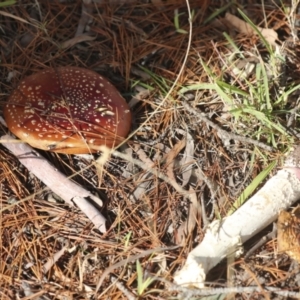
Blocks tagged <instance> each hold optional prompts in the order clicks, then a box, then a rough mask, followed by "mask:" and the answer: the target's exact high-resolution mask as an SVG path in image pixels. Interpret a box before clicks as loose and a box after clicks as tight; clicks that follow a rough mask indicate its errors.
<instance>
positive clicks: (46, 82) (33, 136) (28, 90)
mask: <svg viewBox="0 0 300 300" xmlns="http://www.w3.org/2000/svg"><path fill="white" fill-rule="evenodd" d="M4 118H5V120H6V123H7V126H8V128H9V129H10V131H11V132H12V133H13V134H15V135H16V136H17V137H19V138H20V139H21V140H22V141H24V142H26V143H28V144H30V145H31V146H32V147H35V148H39V149H43V150H50V151H54V152H59V153H68V154H79V153H91V152H96V151H97V147H99V146H102V145H105V146H107V147H110V148H111V147H116V146H117V145H119V144H120V143H121V142H122V141H123V140H124V138H125V137H126V136H127V135H128V133H129V131H130V127H131V112H130V109H129V107H128V105H127V103H126V101H125V100H124V98H122V96H121V95H120V94H119V92H118V91H117V90H116V88H115V87H114V86H113V85H112V84H111V83H110V82H109V81H108V80H107V79H105V78H104V77H102V76H100V75H99V74H97V73H95V72H93V71H91V70H87V69H82V68H77V67H61V68H57V69H47V70H44V71H41V72H39V73H36V74H34V75H31V76H29V77H26V78H25V79H24V80H22V81H21V83H20V84H19V86H18V87H17V89H15V90H14V91H13V93H12V94H11V95H10V97H9V99H8V103H7V104H6V106H5V108H4Z"/></svg>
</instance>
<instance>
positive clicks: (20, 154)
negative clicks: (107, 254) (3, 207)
mask: <svg viewBox="0 0 300 300" xmlns="http://www.w3.org/2000/svg"><path fill="white" fill-rule="evenodd" d="M1 143H2V145H3V146H4V147H6V148H7V149H8V150H10V151H11V152H12V153H13V154H14V155H15V156H16V157H17V158H18V159H19V161H20V162H21V163H22V164H23V165H24V166H25V167H26V168H27V169H28V170H29V171H30V172H31V173H33V174H34V175H35V176H36V177H37V178H39V179H40V180H41V181H42V182H43V183H44V184H45V185H46V186H47V187H48V188H49V189H50V190H51V191H52V192H53V193H55V194H57V195H58V196H59V197H60V198H62V199H63V200H64V201H65V202H67V203H68V204H69V205H71V206H74V203H75V204H76V206H77V207H78V208H79V209H80V210H81V211H82V212H83V213H84V214H85V215H86V216H87V217H88V218H89V219H90V221H91V222H92V223H93V224H94V225H95V226H96V228H97V229H98V230H99V231H100V232H102V233H104V232H106V225H105V222H106V219H105V218H104V216H103V215H102V214H101V213H100V212H99V211H98V210H97V209H96V207H95V206H93V205H92V204H91V203H90V202H89V201H88V200H87V199H91V200H92V201H94V202H95V203H97V204H98V205H102V201H101V200H100V199H99V198H98V197H96V196H95V195H93V194H92V193H91V192H89V191H87V190H85V189H84V188H82V187H81V186H80V185H78V184H76V183H75V182H73V181H71V180H70V179H69V178H67V177H66V176H65V175H64V174H62V173H60V172H59V171H58V170H57V169H56V168H55V167H54V166H52V165H51V164H50V163H49V162H48V161H47V160H46V159H45V158H44V157H42V156H41V155H40V154H39V153H38V152H36V151H35V150H34V149H33V148H31V147H30V146H29V145H28V144H25V143H22V142H21V141H19V140H16V139H14V138H13V137H12V136H9V135H5V136H2V137H1Z"/></svg>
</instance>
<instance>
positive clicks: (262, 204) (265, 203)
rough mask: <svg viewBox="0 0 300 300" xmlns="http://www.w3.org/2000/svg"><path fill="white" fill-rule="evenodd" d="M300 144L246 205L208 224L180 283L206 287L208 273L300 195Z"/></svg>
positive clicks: (179, 273) (191, 255) (178, 275)
mask: <svg viewBox="0 0 300 300" xmlns="http://www.w3.org/2000/svg"><path fill="white" fill-rule="evenodd" d="M299 153H300V148H299V147H297V148H296V149H295V150H294V152H292V153H291V154H290V155H289V157H288V158H287V160H286V163H285V166H286V167H285V168H284V169H283V170H280V171H278V172H277V174H275V175H274V176H273V177H272V178H270V179H269V180H268V181H267V182H266V184H265V185H264V186H263V187H262V188H261V189H260V190H259V191H258V192H257V193H256V194H255V195H254V196H253V197H251V198H250V199H249V200H248V201H247V202H246V203H245V204H244V205H243V206H241V207H240V208H239V209H238V210H237V211H236V212H235V213H233V214H232V215H231V216H229V217H227V218H225V219H223V220H222V221H219V220H217V221H214V222H212V223H211V224H210V226H209V227H208V229H207V231H206V234H205V236H204V239H203V240H202V242H201V243H200V244H199V245H198V246H197V247H196V248H195V249H193V250H192V251H191V252H190V253H189V254H188V257H187V260H186V262H185V265H184V266H183V268H182V269H181V270H180V271H179V272H177V274H176V275H175V277H174V280H175V282H176V283H177V284H180V285H185V286H193V287H196V288H203V287H204V283H205V278H206V274H207V273H208V272H209V270H211V269H212V268H213V267H214V266H215V265H217V264H218V263H219V262H220V261H221V260H222V259H223V258H225V257H227V256H231V255H234V254H237V251H238V250H240V249H241V243H244V242H246V241H247V240H248V239H250V238H251V237H253V236H254V235H255V234H257V233H258V232H260V231H261V230H262V229H264V228H265V227H266V226H268V225H269V224H270V223H272V222H273V221H274V220H275V219H276V218H277V217H278V214H279V212H280V211H281V210H285V209H287V208H289V207H290V206H291V205H292V204H293V203H294V202H296V201H297V200H299V199H300V180H299V179H300V169H299V157H298V156H299Z"/></svg>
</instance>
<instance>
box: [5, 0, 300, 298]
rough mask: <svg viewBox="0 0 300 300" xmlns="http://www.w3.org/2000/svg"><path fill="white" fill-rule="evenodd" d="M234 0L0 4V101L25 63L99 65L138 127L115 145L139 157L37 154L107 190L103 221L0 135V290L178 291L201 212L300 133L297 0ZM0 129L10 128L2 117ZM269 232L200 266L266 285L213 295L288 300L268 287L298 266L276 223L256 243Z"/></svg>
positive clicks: (226, 282) (249, 184) (241, 185)
mask: <svg viewBox="0 0 300 300" xmlns="http://www.w3.org/2000/svg"><path fill="white" fill-rule="evenodd" d="M2 2H3V1H2ZM7 2H8V1H7ZM237 2H239V4H237V3H235V1H231V2H229V1H210V0H202V1H198V0H190V1H188V0H187V1H184V0H170V1H160V0H156V1H154V0H153V1H132V0H127V1H121V0H120V1H101V0H98V1H96V0H95V1H92V0H90V1H80V0H77V1H72V0H69V1H67V0H66V1H58V0H55V1H50V0H49V1H45V0H43V1H42V0H23V1H20V3H15V4H10V5H9V4H8V5H7V6H3V7H1V4H2V3H0V31H1V33H0V66H1V68H0V72H1V73H0V74H1V77H0V78H1V81H0V100H1V107H2V108H3V106H4V105H5V103H6V101H7V99H8V96H9V95H10V94H11V92H12V91H13V90H14V89H15V88H16V87H17V86H18V83H19V82H20V80H21V79H22V78H25V77H26V76H28V75H30V74H33V73H36V72H38V71H40V70H42V69H45V68H49V67H52V68H57V67H61V66H78V67H82V68H87V69H91V70H93V71H95V72H97V73H99V74H101V75H103V76H104V77H106V78H107V79H108V80H109V81H110V82H111V83H112V84H113V85H114V86H115V87H116V88H117V89H118V90H119V91H120V93H121V94H122V95H123V96H124V98H125V99H126V101H127V102H128V103H129V105H130V108H131V110H132V114H133V121H132V130H131V134H130V136H129V137H128V140H127V142H126V143H125V144H124V145H122V146H121V147H120V148H119V149H118V150H119V151H121V152H123V153H126V155H127V156H128V157H132V158H134V159H136V160H138V161H139V162H141V163H142V164H143V168H141V166H138V165H136V164H135V163H134V162H128V160H126V159H121V158H118V157H113V156H112V157H111V158H110V159H109V160H108V161H107V162H106V163H105V165H104V167H103V169H101V171H99V168H97V167H96V165H95V163H94V162H95V161H96V160H97V158H98V156H99V155H101V154H100V153H99V154H94V155H93V156H92V157H91V158H90V159H88V158H86V157H80V156H75V155H66V154H56V153H53V152H49V151H39V153H40V154H41V155H42V156H44V157H45V158H46V159H47V160H49V161H50V162H51V163H52V164H53V165H54V166H55V168H57V170H59V171H60V172H62V173H63V174H65V175H66V176H70V177H72V180H73V181H75V182H76V183H78V184H79V185H81V186H82V187H84V188H85V189H86V190H89V191H91V192H92V193H93V194H95V195H98V196H99V197H100V198H101V199H102V200H103V206H102V207H101V208H100V211H101V213H102V215H103V216H105V218H106V219H107V224H106V226H107V231H106V232H105V233H103V232H100V231H99V230H98V229H96V228H95V226H94V225H93V223H92V222H91V221H90V220H89V218H88V216H86V215H85V214H84V213H83V212H82V211H80V210H79V209H78V208H77V207H71V206H69V205H68V204H66V203H65V202H64V201H61V200H60V199H58V198H57V197H56V196H55V195H53V193H52V192H51V190H50V189H49V188H48V187H47V186H45V184H43V183H42V182H41V181H40V180H38V179H37V178H36V177H35V176H34V175H33V174H32V173H31V172H29V171H28V170H27V168H25V167H24V166H23V165H22V164H21V163H20V161H19V160H18V158H17V157H16V156H15V155H13V154H12V153H11V152H10V151H8V150H7V149H6V148H5V147H4V146H2V145H0V170H1V172H0V186H1V189H0V192H1V198H0V199H1V226H0V230H1V244H0V254H1V258H0V260H1V264H0V295H1V297H0V298H1V299H182V298H185V296H184V293H183V291H182V290H181V289H180V287H178V288H176V286H175V285H174V283H173V278H174V275H175V273H176V272H177V271H178V270H180V269H181V268H182V266H183V265H184V263H185V260H186V257H187V255H188V253H189V252H190V251H191V250H192V249H193V248H194V247H195V246H196V245H197V244H199V243H200V242H201V240H202V239H203V237H204V235H205V229H206V227H207V225H208V224H209V223H210V222H212V221H213V220H215V219H218V218H224V217H226V216H227V215H228V213H229V212H230V211H232V210H234V209H236V208H237V207H238V206H239V205H241V203H240V202H241V197H240V196H241V195H243V196H244V197H243V200H246V199H247V198H248V197H249V196H251V194H252V193H253V192H254V191H255V190H257V189H258V188H259V187H261V186H262V185H263V183H264V181H265V180H266V179H267V178H269V177H271V176H272V174H274V172H276V170H278V169H279V168H280V167H281V166H282V157H283V155H284V154H285V153H286V152H288V151H289V149H290V148H291V147H292V146H293V145H294V144H296V143H297V141H298V135H299V128H298V127H299V122H298V121H299V119H298V111H297V109H298V106H299V95H298V94H299V93H298V90H297V89H296V90H295V91H294V90H293V91H292V89H293V87H294V86H296V85H297V84H299V79H300V55H299V52H298V50H299V49H300V48H299V32H298V19H299V15H300V14H299V15H298V16H297V13H298V2H299V1H292V3H293V4H292V5H291V4H289V5H288V4H283V3H282V2H281V1H272V0H266V1H254V0H253V1H237ZM262 2H263V4H262ZM3 3H5V1H4V2H3ZM276 3H277V4H276ZM279 3H280V4H279ZM245 16H247V17H248V18H249V20H248V19H247V17H245ZM250 20H251V21H250ZM245 24H248V26H250V27H249V28H251V30H248V31H245V26H246V25H245ZM262 29H268V30H262ZM257 32H260V33H261V34H258V33H257ZM1 115H2V112H1ZM211 122H212V123H213V124H214V126H212V125H211V124H212V123H211ZM0 130H1V135H5V134H8V129H7V128H6V127H5V124H4V122H2V123H1V125H0ZM222 130H225V131H226V132H227V133H228V135H226V136H224V135H222ZM237 136H238V137H239V138H237ZM271 164H272V166H273V167H272V168H270V167H269V166H270V165H271ZM266 170H267V171H266ZM264 172H265V173H264ZM158 173H159V174H162V175H164V176H165V178H166V180H164V176H160V177H159V176H158V175H157V174H158ZM261 174H263V176H258V175H261ZM182 191H189V192H190V193H192V194H193V195H195V198H196V201H195V202H194V203H191V202H190V201H189V200H187V197H185V195H184V193H182ZM254 222H255V220H254ZM271 231H272V226H270V227H268V228H266V229H265V230H263V231H262V232H260V234H259V235H257V236H256V237H254V238H252V239H251V240H250V241H248V242H247V243H246V244H245V245H244V254H243V255H242V256H241V257H239V258H237V259H234V258H233V257H231V259H229V260H223V261H222V263H220V264H219V265H217V266H216V267H215V268H213V269H212V270H211V271H210V273H209V274H208V276H207V287H209V288H210V289H213V288H220V287H235V286H239V287H248V286H257V287H259V288H261V292H258V291H254V292H252V293H249V292H246V291H245V292H243V291H242V290H241V292H240V293H238V294H230V295H229V296H228V295H226V294H225V293H224V294H222V293H221V295H220V291H219V292H218V294H219V295H216V298H214V299H217V297H218V299H223V298H225V297H226V296H228V297H231V299H285V298H284V297H283V296H278V295H274V294H272V293H270V292H267V291H266V290H264V288H263V287H276V288H281V289H282V290H283V291H299V287H300V278H299V274H298V273H299V272H298V271H297V270H298V269H297V266H296V267H295V264H294V263H293V260H292V259H291V258H289V257H288V256H287V255H286V254H285V253H280V252H278V250H277V240H276V236H274V237H273V238H271V239H270V240H269V241H267V242H266V243H264V244H262V245H261V246H260V247H258V248H257V249H255V251H251V252H248V251H249V250H250V249H252V247H253V246H255V245H256V244H257V243H258V242H259V241H260V240H261V238H262V237H263V236H264V235H266V234H268V233H270V232H271ZM174 246H177V247H174ZM163 248H167V250H166V249H163ZM105 270H106V273H104V272H105ZM103 274H105V276H104V277H103V278H102V279H103V282H102V284H101V286H100V285H99V281H100V278H101V276H102V275H103ZM102 279H101V280H102ZM98 288H99V290H98V292H97V293H96V289H98ZM194 299H197V297H195V298H194ZM198 299H200V297H198ZM201 299H206V298H205V297H204V296H202V297H201ZM207 299H208V298H207ZM209 299H212V298H209ZM228 299H229V298H228Z"/></svg>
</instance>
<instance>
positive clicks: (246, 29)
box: [225, 13, 278, 46]
mask: <svg viewBox="0 0 300 300" xmlns="http://www.w3.org/2000/svg"><path fill="white" fill-rule="evenodd" d="M225 19H226V20H227V21H228V22H229V23H230V24H231V25H232V26H233V27H234V28H235V29H236V30H238V31H239V32H240V33H244V34H257V33H256V31H255V30H254V29H253V28H252V27H251V26H250V25H249V24H248V23H246V22H245V21H243V20H241V19H239V18H238V17H236V16H234V15H232V14H230V13H226V15H225ZM257 29H258V30H259V31H260V32H261V34H262V36H263V37H264V38H265V39H266V40H267V41H268V42H269V43H270V45H272V46H276V40H277V38H278V35H277V33H276V31H275V30H273V29H268V28H261V27H258V26H257Z"/></svg>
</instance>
